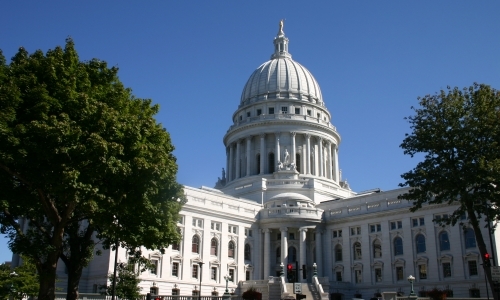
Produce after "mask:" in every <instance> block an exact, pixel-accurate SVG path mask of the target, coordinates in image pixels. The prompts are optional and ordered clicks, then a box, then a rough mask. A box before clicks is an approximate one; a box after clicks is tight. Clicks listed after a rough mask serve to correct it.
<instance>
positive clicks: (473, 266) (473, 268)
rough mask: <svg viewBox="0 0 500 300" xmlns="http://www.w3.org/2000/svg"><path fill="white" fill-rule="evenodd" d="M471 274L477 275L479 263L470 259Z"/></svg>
mask: <svg viewBox="0 0 500 300" xmlns="http://www.w3.org/2000/svg"><path fill="white" fill-rule="evenodd" d="M468 264H469V276H476V275H477V263H476V261H475V260H469V263H468Z"/></svg>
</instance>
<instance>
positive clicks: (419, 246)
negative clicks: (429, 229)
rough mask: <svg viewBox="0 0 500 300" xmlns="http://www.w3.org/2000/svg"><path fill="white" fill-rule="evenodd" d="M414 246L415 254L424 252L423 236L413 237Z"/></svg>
mask: <svg viewBox="0 0 500 300" xmlns="http://www.w3.org/2000/svg"><path fill="white" fill-rule="evenodd" d="M415 244H416V246H417V253H424V252H425V236H423V235H422V234H419V235H417V236H416V237H415Z"/></svg>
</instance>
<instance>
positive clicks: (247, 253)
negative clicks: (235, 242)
mask: <svg viewBox="0 0 500 300" xmlns="http://www.w3.org/2000/svg"><path fill="white" fill-rule="evenodd" d="M251 253H252V251H251V248H250V245H249V244H245V260H251Z"/></svg>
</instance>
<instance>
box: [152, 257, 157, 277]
mask: <svg viewBox="0 0 500 300" xmlns="http://www.w3.org/2000/svg"><path fill="white" fill-rule="evenodd" d="M151 264H152V266H151V270H150V271H151V274H153V275H158V260H156V259H153V260H151Z"/></svg>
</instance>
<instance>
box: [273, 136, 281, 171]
mask: <svg viewBox="0 0 500 300" xmlns="http://www.w3.org/2000/svg"><path fill="white" fill-rule="evenodd" d="M275 136H276V156H275V157H274V169H275V170H277V169H278V164H277V162H278V161H281V155H280V133H279V132H276V133H275Z"/></svg>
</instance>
